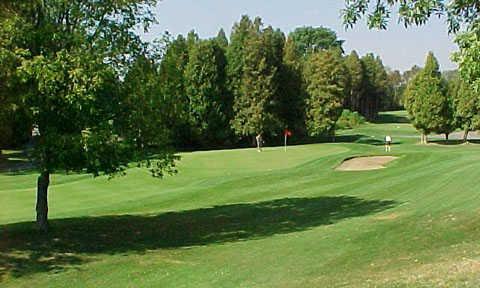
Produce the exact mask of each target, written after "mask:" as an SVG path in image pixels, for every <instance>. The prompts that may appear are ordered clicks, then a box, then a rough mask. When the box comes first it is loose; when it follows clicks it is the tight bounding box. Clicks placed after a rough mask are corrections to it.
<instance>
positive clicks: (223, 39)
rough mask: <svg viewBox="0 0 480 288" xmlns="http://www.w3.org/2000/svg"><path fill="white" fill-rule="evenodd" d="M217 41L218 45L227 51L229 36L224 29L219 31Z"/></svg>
mask: <svg viewBox="0 0 480 288" xmlns="http://www.w3.org/2000/svg"><path fill="white" fill-rule="evenodd" d="M215 41H216V42H217V45H218V46H219V47H220V48H222V49H223V50H225V51H226V50H227V48H228V39H227V35H226V34H225V31H224V30H223V28H221V29H220V31H218V34H217V37H215Z"/></svg>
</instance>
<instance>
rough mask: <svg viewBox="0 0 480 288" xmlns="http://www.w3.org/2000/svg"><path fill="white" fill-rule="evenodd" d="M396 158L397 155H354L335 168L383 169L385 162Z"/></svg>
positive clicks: (355, 169) (343, 169)
mask: <svg viewBox="0 0 480 288" xmlns="http://www.w3.org/2000/svg"><path fill="white" fill-rule="evenodd" d="M395 159H397V157H393V156H370V157H354V158H350V159H347V160H345V161H343V162H342V164H340V166H338V167H337V168H336V169H335V170H339V171H366V170H375V169H383V168H385V166H384V165H385V164H387V163H388V162H390V161H393V160H395Z"/></svg>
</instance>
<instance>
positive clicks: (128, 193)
mask: <svg viewBox="0 0 480 288" xmlns="http://www.w3.org/2000/svg"><path fill="white" fill-rule="evenodd" d="M404 117H405V114H404V113H403V112H390V113H386V114H383V115H382V118H381V119H380V121H378V123H375V124H365V125H362V126H361V127H358V128H356V129H353V130H345V131H341V132H340V133H339V134H340V135H339V136H338V137H337V143H329V144H314V145H303V146H292V147H289V149H288V151H287V152H286V153H285V152H284V151H283V148H282V147H278V148H266V149H265V151H264V152H262V153H258V152H256V150H254V149H240V150H229V151H211V152H196V153H184V154H182V160H181V162H180V163H179V174H178V175H176V176H171V177H167V178H165V179H163V180H158V179H154V178H152V177H150V175H149V173H148V171H146V170H142V169H131V170H130V171H129V173H128V175H127V176H126V177H118V178H114V179H111V180H108V179H107V178H105V177H100V178H96V179H93V178H91V177H89V176H87V175H54V177H53V179H52V186H51V189H50V197H49V200H50V216H51V219H52V221H51V225H52V231H51V233H50V234H49V235H47V236H42V235H39V234H37V233H36V232H35V230H34V229H33V224H32V222H30V221H32V219H33V218H34V214H33V213H34V205H35V191H34V188H35V179H36V175H35V173H32V172H24V173H21V174H18V173H17V174H14V173H7V172H2V173H0V203H1V209H0V233H1V234H0V237H1V238H0V253H1V254H0V285H1V286H2V287H31V286H35V287H478V286H480V242H479V241H478V239H479V237H480V225H479V224H478V223H480V208H479V207H480V190H479V188H478V186H477V182H478V179H480V161H479V160H480V145H478V144H469V145H439V144H432V145H428V146H422V145H418V144H416V141H418V138H416V137H417V136H418V135H417V134H416V132H415V131H414V129H413V128H412V127H411V126H410V125H409V124H408V123H402V122H405V121H404V120H405V118H404ZM385 134H390V135H392V137H393V140H394V143H395V144H394V146H393V151H392V153H391V154H392V155H394V156H398V157H399V159H397V160H395V161H394V162H392V163H390V164H388V168H387V169H381V170H375V171H362V172H340V171H334V169H333V168H334V167H335V166H336V165H338V164H339V163H341V161H342V160H343V159H345V158H348V157H351V156H357V155H385V154H386V153H385V152H383V146H382V141H383V137H384V135H385ZM14 156H15V155H14ZM12 158H13V156H12ZM12 161H13V160H12Z"/></svg>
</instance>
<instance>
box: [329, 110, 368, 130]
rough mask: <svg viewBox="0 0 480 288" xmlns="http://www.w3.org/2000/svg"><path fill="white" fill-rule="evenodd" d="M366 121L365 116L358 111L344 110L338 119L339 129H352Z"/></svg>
mask: <svg viewBox="0 0 480 288" xmlns="http://www.w3.org/2000/svg"><path fill="white" fill-rule="evenodd" d="M363 123H365V118H364V117H363V116H362V115H360V114H359V113H358V112H352V111H350V110H348V109H344V110H343V111H342V115H341V116H340V118H338V120H337V124H336V126H337V129H352V128H354V127H356V126H358V125H360V124H363Z"/></svg>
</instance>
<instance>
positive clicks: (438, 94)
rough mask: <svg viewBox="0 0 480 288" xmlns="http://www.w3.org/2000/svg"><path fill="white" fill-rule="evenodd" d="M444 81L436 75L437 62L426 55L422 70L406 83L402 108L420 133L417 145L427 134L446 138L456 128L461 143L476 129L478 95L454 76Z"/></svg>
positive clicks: (479, 113) (479, 122)
mask: <svg viewBox="0 0 480 288" xmlns="http://www.w3.org/2000/svg"><path fill="white" fill-rule="evenodd" d="M450 74H453V75H450V76H449V77H448V78H449V79H447V78H446V77H445V76H444V75H442V74H441V73H440V70H439V65H438V61H437V59H436V58H435V56H434V55H433V53H432V52H430V53H429V54H428V55H427V59H426V62H425V66H424V68H423V69H421V70H420V71H419V72H418V73H416V75H415V76H414V77H413V78H412V79H411V81H410V82H409V83H408V86H407V88H406V91H405V99H404V101H405V108H406V109H407V111H408V114H409V116H410V119H411V120H412V124H413V125H414V126H415V128H417V130H419V131H420V132H421V133H422V138H421V142H422V143H426V142H427V135H428V134H430V133H432V132H433V133H438V134H445V137H446V139H447V140H448V135H449V134H450V133H451V132H453V131H454V130H456V129H458V128H462V129H463V130H464V132H465V133H464V141H466V140H467V137H468V133H469V131H472V130H478V129H480V105H479V103H480V102H479V101H478V94H476V93H475V92H474V90H473V89H472V87H471V86H470V85H467V83H465V81H463V80H462V79H461V78H460V77H459V75H458V74H457V73H450Z"/></svg>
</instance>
